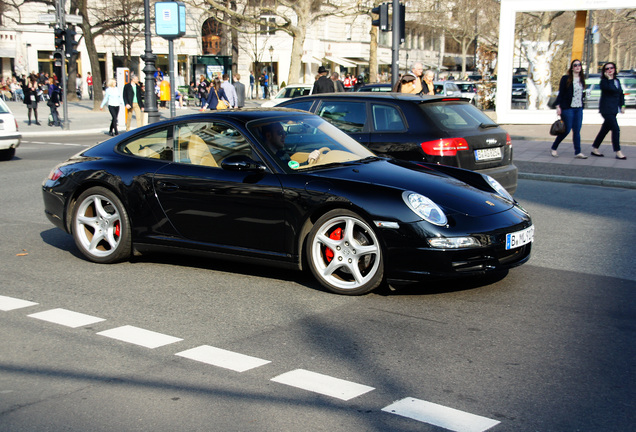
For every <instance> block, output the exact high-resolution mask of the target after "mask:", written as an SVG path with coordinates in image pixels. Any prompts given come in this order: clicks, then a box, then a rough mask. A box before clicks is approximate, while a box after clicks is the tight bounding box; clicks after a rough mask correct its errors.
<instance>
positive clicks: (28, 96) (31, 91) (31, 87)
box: [23, 75, 41, 126]
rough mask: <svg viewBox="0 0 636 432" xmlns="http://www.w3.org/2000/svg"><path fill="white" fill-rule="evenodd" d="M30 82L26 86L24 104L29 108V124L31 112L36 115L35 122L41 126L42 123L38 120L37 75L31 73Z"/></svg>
mask: <svg viewBox="0 0 636 432" xmlns="http://www.w3.org/2000/svg"><path fill="white" fill-rule="evenodd" d="M28 81H29V82H28V84H27V85H26V86H24V89H23V90H24V100H23V102H24V104H25V105H26V106H27V108H28V110H29V126H31V112H33V115H35V124H36V125H38V126H40V125H41V123H40V122H39V121H38V90H39V87H38V83H37V77H36V76H35V75H31V76H30V77H29V80H28Z"/></svg>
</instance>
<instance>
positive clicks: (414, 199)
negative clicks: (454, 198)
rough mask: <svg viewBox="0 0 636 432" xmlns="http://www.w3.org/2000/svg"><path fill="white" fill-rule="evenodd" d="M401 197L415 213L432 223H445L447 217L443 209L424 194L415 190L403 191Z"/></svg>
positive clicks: (441, 224) (440, 224)
mask: <svg viewBox="0 0 636 432" xmlns="http://www.w3.org/2000/svg"><path fill="white" fill-rule="evenodd" d="M402 199H404V202H405V203H406V205H407V206H409V208H410V209H411V210H413V212H415V214H416V215H418V216H419V217H421V218H422V219H424V220H425V221H427V222H430V223H432V224H433V225H439V226H443V225H446V223H447V222H448V219H447V218H446V215H445V214H444V211H443V210H442V209H441V208H440V206H438V205H437V204H435V203H434V202H433V201H431V200H430V199H429V198H427V197H425V196H424V195H420V194H418V193H415V192H404V193H403V194H402Z"/></svg>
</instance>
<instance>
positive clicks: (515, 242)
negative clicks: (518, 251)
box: [506, 225, 534, 250]
mask: <svg viewBox="0 0 636 432" xmlns="http://www.w3.org/2000/svg"><path fill="white" fill-rule="evenodd" d="M533 240H534V225H532V226H530V227H528V228H526V229H523V230H521V231H517V232H513V233H510V234H506V250H509V249H514V248H518V247H521V246H523V245H526V244H528V243H531V242H532V241H533Z"/></svg>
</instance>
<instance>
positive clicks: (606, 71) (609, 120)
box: [592, 62, 627, 160]
mask: <svg viewBox="0 0 636 432" xmlns="http://www.w3.org/2000/svg"><path fill="white" fill-rule="evenodd" d="M600 87H601V99H600V100H599V106H598V110H599V112H600V113H601V115H602V116H603V119H604V122H603V125H601V130H600V131H598V135H596V138H595V139H594V143H593V144H592V156H598V157H603V156H604V155H603V154H602V153H601V152H599V151H598V148H599V147H600V146H601V143H602V142H603V140H604V139H605V136H606V135H607V133H608V132H609V131H612V147H613V148H614V151H615V152H616V159H622V160H624V159H627V158H626V157H625V155H624V154H623V153H622V152H621V145H620V136H621V130H620V128H619V127H618V122H617V121H616V115H617V114H618V112H619V111H620V112H621V113H622V114H625V96H624V95H623V87H622V86H621V82H620V81H619V80H618V78H616V64H614V63H612V62H609V63H605V65H604V66H603V75H602V76H601V83H600Z"/></svg>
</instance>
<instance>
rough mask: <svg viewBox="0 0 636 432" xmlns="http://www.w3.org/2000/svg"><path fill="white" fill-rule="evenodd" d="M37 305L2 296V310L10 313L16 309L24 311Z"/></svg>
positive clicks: (0, 299)
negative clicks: (23, 309)
mask: <svg viewBox="0 0 636 432" xmlns="http://www.w3.org/2000/svg"><path fill="white" fill-rule="evenodd" d="M36 304H37V303H34V302H32V301H28V300H21V299H17V298H13V297H7V296H2V295H0V310H2V311H10V310H14V309H22V308H25V307H29V306H35V305H36Z"/></svg>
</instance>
